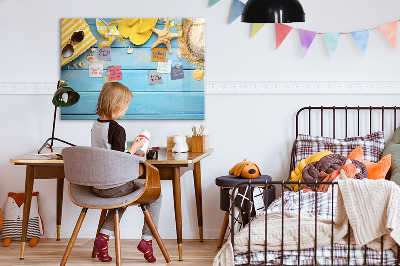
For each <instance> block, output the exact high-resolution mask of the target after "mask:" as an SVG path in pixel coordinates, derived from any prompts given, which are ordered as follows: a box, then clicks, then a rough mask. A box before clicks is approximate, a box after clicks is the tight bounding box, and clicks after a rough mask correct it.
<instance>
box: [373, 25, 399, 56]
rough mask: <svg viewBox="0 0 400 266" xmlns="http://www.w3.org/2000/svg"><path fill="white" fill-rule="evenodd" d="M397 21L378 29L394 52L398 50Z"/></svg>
mask: <svg viewBox="0 0 400 266" xmlns="http://www.w3.org/2000/svg"><path fill="white" fill-rule="evenodd" d="M397 22H398V21H397V20H396V21H393V22H389V23H386V24H384V25H381V26H379V27H378V29H379V30H380V31H381V32H382V33H383V35H384V36H385V38H386V39H387V40H388V42H389V43H390V45H391V46H392V47H393V49H394V50H396V48H397Z"/></svg>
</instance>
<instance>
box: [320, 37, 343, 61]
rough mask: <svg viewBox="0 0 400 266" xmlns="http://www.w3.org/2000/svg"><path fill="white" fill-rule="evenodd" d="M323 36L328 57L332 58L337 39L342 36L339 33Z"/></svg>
mask: <svg viewBox="0 0 400 266" xmlns="http://www.w3.org/2000/svg"><path fill="white" fill-rule="evenodd" d="M323 36H324V40H325V44H326V48H328V52H329V55H330V56H331V58H332V57H333V54H334V53H335V51H336V48H337V47H338V44H339V39H340V36H342V34H340V33H339V32H333V33H325V34H324V35H323Z"/></svg>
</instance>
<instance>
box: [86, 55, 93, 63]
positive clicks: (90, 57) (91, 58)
mask: <svg viewBox="0 0 400 266" xmlns="http://www.w3.org/2000/svg"><path fill="white" fill-rule="evenodd" d="M86 59H87V60H88V61H90V62H93V59H94V56H93V54H88V55H87V56H86Z"/></svg>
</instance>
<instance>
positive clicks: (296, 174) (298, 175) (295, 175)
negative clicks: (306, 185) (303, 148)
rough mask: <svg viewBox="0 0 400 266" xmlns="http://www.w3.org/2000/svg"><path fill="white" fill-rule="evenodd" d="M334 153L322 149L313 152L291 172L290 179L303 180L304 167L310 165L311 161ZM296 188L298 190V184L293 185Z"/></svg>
mask: <svg viewBox="0 0 400 266" xmlns="http://www.w3.org/2000/svg"><path fill="white" fill-rule="evenodd" d="M329 154H332V152H331V151H321V152H318V153H316V154H313V155H311V156H308V157H307V158H306V159H303V160H301V161H300V163H299V164H298V165H297V167H296V168H295V169H294V170H293V171H292V172H291V173H290V178H289V180H290V181H299V180H303V177H302V172H303V169H304V167H306V165H308V164H309V163H312V162H316V161H319V160H320V159H321V158H322V157H324V156H326V155H329ZM291 186H292V187H293V188H294V191H297V190H298V185H291Z"/></svg>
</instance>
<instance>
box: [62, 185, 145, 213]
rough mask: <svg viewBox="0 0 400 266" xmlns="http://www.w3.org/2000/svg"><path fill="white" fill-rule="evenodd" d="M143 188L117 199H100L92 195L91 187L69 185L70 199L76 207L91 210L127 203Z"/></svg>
mask: <svg viewBox="0 0 400 266" xmlns="http://www.w3.org/2000/svg"><path fill="white" fill-rule="evenodd" d="M144 181H145V180H135V182H142V183H144ZM143 188H144V186H143V187H142V188H140V189H138V190H135V191H134V192H132V193H131V194H128V195H126V196H122V197H117V198H101V197H98V196H96V195H94V194H93V193H92V187H89V186H82V185H77V184H73V183H70V188H69V189H70V193H71V198H72V199H73V200H74V201H75V203H76V204H77V205H80V206H91V208H107V207H112V206H118V205H121V204H124V203H127V202H129V201H132V200H134V199H135V198H136V197H137V196H139V195H140V193H142V191H143Z"/></svg>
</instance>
